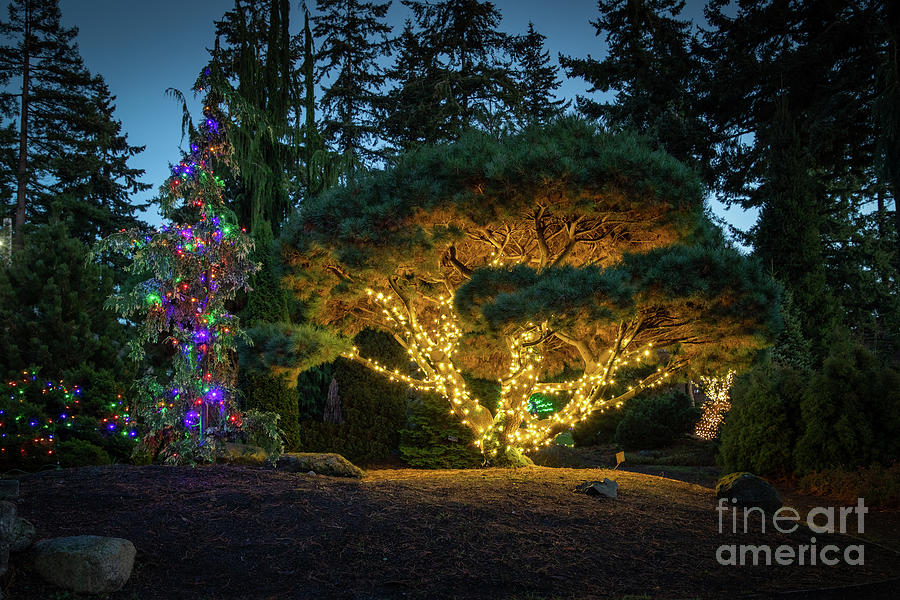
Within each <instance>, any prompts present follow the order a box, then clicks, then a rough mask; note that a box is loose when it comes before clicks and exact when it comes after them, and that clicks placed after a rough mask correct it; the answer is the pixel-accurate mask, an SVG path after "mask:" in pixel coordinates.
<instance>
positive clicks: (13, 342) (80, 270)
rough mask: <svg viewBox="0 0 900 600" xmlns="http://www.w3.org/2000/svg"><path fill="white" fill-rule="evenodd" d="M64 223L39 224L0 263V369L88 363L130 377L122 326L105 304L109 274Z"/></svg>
mask: <svg viewBox="0 0 900 600" xmlns="http://www.w3.org/2000/svg"><path fill="white" fill-rule="evenodd" d="M66 229H67V228H66V226H65V225H64V224H62V223H53V224H49V225H40V226H38V227H36V228H35V229H34V230H33V231H32V232H31V233H29V235H28V246H29V251H28V252H23V253H19V254H18V255H17V256H16V259H15V260H13V262H12V263H11V264H10V265H9V267H8V268H7V267H5V266H4V267H3V268H0V322H2V323H3V326H2V327H0V357H2V358H0V374H2V376H3V377H11V376H12V375H14V374H16V373H20V372H21V371H22V369H26V368H28V367H32V366H34V367H42V368H43V374H44V376H46V377H51V378H53V377H55V378H60V377H66V378H68V377H69V374H70V373H71V372H73V371H74V370H77V369H79V367H81V366H82V365H85V366H86V367H88V368H91V369H95V370H98V371H99V370H107V371H109V372H111V373H113V374H114V375H115V376H117V377H119V378H120V381H122V382H123V385H127V383H128V382H127V381H125V380H126V379H127V376H128V375H129V374H130V373H129V369H127V368H126V365H125V363H124V356H125V353H126V352H125V351H126V340H125V328H124V327H123V326H122V325H121V323H119V321H118V319H117V318H116V316H115V315H114V314H112V313H111V312H109V311H105V310H103V303H104V302H105V300H106V298H107V296H109V294H111V293H112V290H113V286H114V274H113V272H112V271H111V270H110V269H108V268H106V267H105V266H102V265H99V264H97V263H95V262H86V259H87V257H88V248H87V247H86V246H85V244H84V243H83V242H81V241H80V240H78V239H76V238H75V237H73V236H71V235H69V233H68V232H67V230H66ZM72 383H82V384H84V383H89V382H83V381H73V382H72Z"/></svg>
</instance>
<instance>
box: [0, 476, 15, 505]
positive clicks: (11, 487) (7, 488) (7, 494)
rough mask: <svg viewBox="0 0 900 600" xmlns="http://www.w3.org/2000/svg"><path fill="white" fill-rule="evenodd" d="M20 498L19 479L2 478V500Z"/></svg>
mask: <svg viewBox="0 0 900 600" xmlns="http://www.w3.org/2000/svg"><path fill="white" fill-rule="evenodd" d="M18 498H19V480H18V479H0V500H12V501H13V502H15V501H16V500H17V499H18Z"/></svg>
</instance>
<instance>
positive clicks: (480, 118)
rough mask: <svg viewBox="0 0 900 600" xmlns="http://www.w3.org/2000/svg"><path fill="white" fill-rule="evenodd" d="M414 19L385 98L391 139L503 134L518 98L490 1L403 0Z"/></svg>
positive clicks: (407, 143)
mask: <svg viewBox="0 0 900 600" xmlns="http://www.w3.org/2000/svg"><path fill="white" fill-rule="evenodd" d="M403 4H404V5H406V6H407V7H409V8H410V9H411V10H412V12H413V25H407V27H406V29H405V30H404V32H403V35H402V36H401V41H400V50H399V53H398V57H397V59H396V62H395V64H394V67H393V68H392V69H391V73H390V74H391V79H392V80H394V81H396V82H397V89H396V90H395V91H394V92H393V93H392V94H391V95H390V96H389V98H388V101H387V102H386V111H387V115H388V117H387V122H386V123H385V129H386V130H387V131H388V134H389V136H390V139H389V141H390V143H391V144H392V145H393V146H395V147H397V148H408V147H411V146H412V145H415V144H417V143H431V142H435V141H439V140H454V139H457V138H458V137H459V135H460V134H461V133H462V132H463V131H465V130H466V129H469V128H477V129H483V130H489V131H492V132H494V133H498V132H499V131H500V130H501V129H502V128H503V127H504V126H505V125H508V124H509V121H510V119H511V116H512V115H513V114H514V108H515V106H516V103H517V101H518V97H519V95H518V92H517V90H516V85H515V76H514V73H513V70H512V68H511V66H510V61H509V56H508V54H509V52H508V50H509V38H508V36H507V35H506V34H504V33H503V32H501V31H499V30H498V29H497V27H498V26H499V24H500V19H501V15H500V11H498V10H497V8H496V7H495V6H494V4H493V3H491V2H483V1H480V0H443V1H441V2H436V3H434V4H427V3H423V2H418V1H415V0H404V2H403Z"/></svg>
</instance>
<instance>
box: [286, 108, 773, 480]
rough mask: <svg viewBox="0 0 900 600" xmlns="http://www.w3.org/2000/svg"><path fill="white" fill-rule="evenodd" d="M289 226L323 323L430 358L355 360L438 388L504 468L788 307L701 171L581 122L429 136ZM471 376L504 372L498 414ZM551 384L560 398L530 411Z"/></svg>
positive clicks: (716, 361)
mask: <svg viewBox="0 0 900 600" xmlns="http://www.w3.org/2000/svg"><path fill="white" fill-rule="evenodd" d="M336 232H339V233H336ZM283 239H284V242H285V243H286V244H289V246H288V248H286V250H285V252H286V255H287V256H288V257H289V268H290V273H289V276H288V277H287V283H288V284H289V285H290V287H291V289H292V290H293V291H294V292H295V293H296V294H297V295H298V296H299V297H300V298H301V299H303V300H304V301H305V302H306V303H307V306H308V307H309V309H310V317H311V318H312V319H313V320H314V322H316V323H319V324H322V325H325V326H327V327H328V328H330V329H331V330H332V331H334V332H336V333H339V334H342V335H343V336H346V337H350V336H352V335H354V334H355V333H357V332H358V331H360V330H361V329H362V328H365V327H370V328H375V329H379V330H382V331H385V332H387V333H389V334H391V335H392V337H393V338H394V339H395V340H396V341H397V342H398V343H399V344H400V345H401V346H402V347H403V348H404V349H405V350H406V351H407V353H408V355H409V357H410V359H411V360H412V361H413V362H414V363H415V364H416V367H417V368H416V370H415V371H412V372H404V371H403V370H401V369H388V368H387V367H385V366H383V365H381V364H379V363H378V362H377V361H376V360H373V359H372V358H371V357H369V356H366V355H365V354H364V352H362V351H359V350H357V349H356V348H351V349H350V350H349V351H345V352H344V355H345V357H346V358H349V359H351V360H354V361H357V362H359V363H360V364H362V365H365V366H367V367H369V368H371V369H373V370H375V371H377V372H382V373H384V374H385V376H387V377H388V378H392V379H395V380H399V381H403V382H406V383H407V384H409V385H411V386H413V387H415V388H417V389H422V390H428V391H432V392H437V393H438V394H440V395H441V396H443V397H444V398H445V399H446V401H447V402H448V406H449V408H450V410H451V411H452V412H453V413H455V414H456V415H457V416H458V418H459V419H460V421H461V423H462V424H463V425H465V426H466V427H468V428H469V429H470V430H471V431H472V433H473V437H474V439H475V443H476V444H477V445H478V446H479V447H480V448H481V449H482V452H483V453H484V455H485V456H486V458H487V459H488V460H489V461H492V462H493V463H494V464H509V463H517V462H519V461H521V456H520V452H521V451H522V450H523V449H533V448H535V447H538V446H540V445H543V444H546V443H549V442H550V441H552V439H553V438H554V437H555V436H556V435H557V434H558V433H559V432H561V431H562V430H564V429H566V428H568V427H571V426H572V425H574V424H575V423H577V422H578V421H580V420H583V419H585V418H587V416H589V415H590V414H591V413H592V412H593V411H595V410H597V409H600V408H604V407H615V406H619V405H621V404H622V403H623V402H624V401H625V400H627V399H628V398H630V397H632V396H634V395H635V394H637V393H638V392H639V391H640V390H642V389H645V388H647V387H651V386H656V385H660V384H662V383H663V382H665V381H666V380H668V379H669V378H670V377H672V376H673V375H674V374H676V373H678V372H679V371H681V370H683V369H685V368H686V367H687V366H688V365H691V366H692V368H693V369H694V370H695V371H697V372H709V371H715V370H718V369H723V368H728V367H733V366H735V365H736V364H743V362H744V361H746V360H748V359H749V357H750V356H752V354H753V352H755V350H757V349H759V348H761V347H765V346H766V345H768V344H770V341H771V339H772V331H773V330H774V328H775V327H776V326H777V325H776V322H777V321H778V317H777V305H778V301H777V289H776V286H775V285H774V284H773V283H772V282H771V280H770V279H769V278H768V277H767V276H766V275H765V274H764V272H763V271H762V269H761V268H760V266H759V265H758V264H756V263H755V262H753V261H752V260H749V259H748V258H746V257H744V256H742V255H741V254H740V253H739V252H737V251H736V250H733V249H731V248H728V247H727V246H725V245H724V243H723V241H722V237H721V235H720V234H719V233H718V231H717V230H715V229H714V228H713V227H712V226H711V225H710V223H709V222H708V220H707V219H706V218H705V216H704V213H703V201H702V195H701V186H700V184H699V182H698V180H697V179H696V177H695V175H694V174H693V173H692V172H691V171H690V170H689V169H687V168H686V167H684V166H683V165H682V164H680V163H678V162H677V161H675V160H673V159H672V158H671V157H669V156H668V155H665V154H663V153H661V152H655V151H652V150H650V149H649V148H647V147H646V146H645V145H643V144H642V143H640V142H638V141H636V140H635V139H633V138H630V137H627V136H619V137H614V136H611V135H609V134H606V133H603V132H600V131H598V130H597V129H596V128H595V127H593V126H591V125H587V124H585V123H582V122H578V121H573V120H561V121H558V122H555V123H554V124H553V125H551V126H549V127H547V128H529V129H526V130H525V131H523V132H522V133H521V134H517V135H510V136H502V137H500V138H499V139H498V138H496V137H495V136H492V135H490V134H487V133H481V132H475V131H470V132H469V133H467V134H466V135H464V136H463V138H462V139H461V140H460V141H459V142H457V143H452V144H438V145H436V146H431V147H425V148H421V149H419V151H417V152H414V153H411V154H408V155H405V156H404V157H402V158H401V159H400V160H399V161H398V162H397V164H396V165H395V166H393V167H391V168H389V169H387V170H385V171H382V172H377V173H374V174H373V175H372V176H370V177H368V178H366V179H365V180H361V181H358V182H356V183H354V184H353V185H349V186H345V187H341V188H335V189H334V190H331V191H329V192H328V193H326V194H323V195H321V196H320V197H318V198H316V199H313V200H312V201H311V202H309V203H308V204H306V205H304V206H303V207H302V209H301V212H300V214H299V215H298V218H297V219H296V220H295V221H292V222H291V223H290V225H289V226H288V227H287V228H286V230H285V235H284V237H283ZM346 337H345V338H344V339H346ZM300 350H302V349H300ZM295 360H296V361H297V362H303V361H307V360H308V357H307V356H303V355H302V354H300V353H298V355H297V356H296V358H295ZM567 368H568V369H569V370H568V371H566V369H567ZM464 373H470V374H472V375H474V376H478V377H486V378H492V379H496V380H499V383H500V396H499V400H498V404H497V405H496V407H495V408H493V410H492V409H490V408H488V407H486V406H484V405H483V404H481V402H480V401H479V400H478V399H477V397H476V396H475V395H474V394H473V393H472V391H471V390H470V389H469V387H468V385H467V383H466V378H465V376H464ZM561 373H569V374H571V377H567V378H565V379H562V378H559V377H555V376H558V375H560V374H561ZM538 392H539V393H542V394H545V395H550V396H553V395H559V396H560V400H561V401H560V403H559V406H560V408H559V410H558V411H557V412H555V413H554V414H552V415H550V416H547V417H539V416H536V415H532V414H531V413H530V412H529V407H530V404H529V400H530V398H531V397H532V395H533V394H534V393H538Z"/></svg>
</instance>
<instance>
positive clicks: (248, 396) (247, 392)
mask: <svg viewBox="0 0 900 600" xmlns="http://www.w3.org/2000/svg"><path fill="white" fill-rule="evenodd" d="M240 390H241V392H242V395H243V400H244V406H245V408H246V409H248V410H255V411H260V412H273V413H275V414H277V415H278V417H279V419H278V428H279V429H280V430H281V431H282V433H283V434H284V446H285V449H286V450H287V451H288V452H293V451H294V450H296V449H297V448H299V447H300V418H299V410H298V405H297V390H295V389H291V388H290V387H288V385H287V383H286V382H285V381H284V378H283V377H279V376H275V375H272V374H271V373H268V372H265V371H250V372H247V373H241V377H240Z"/></svg>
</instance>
